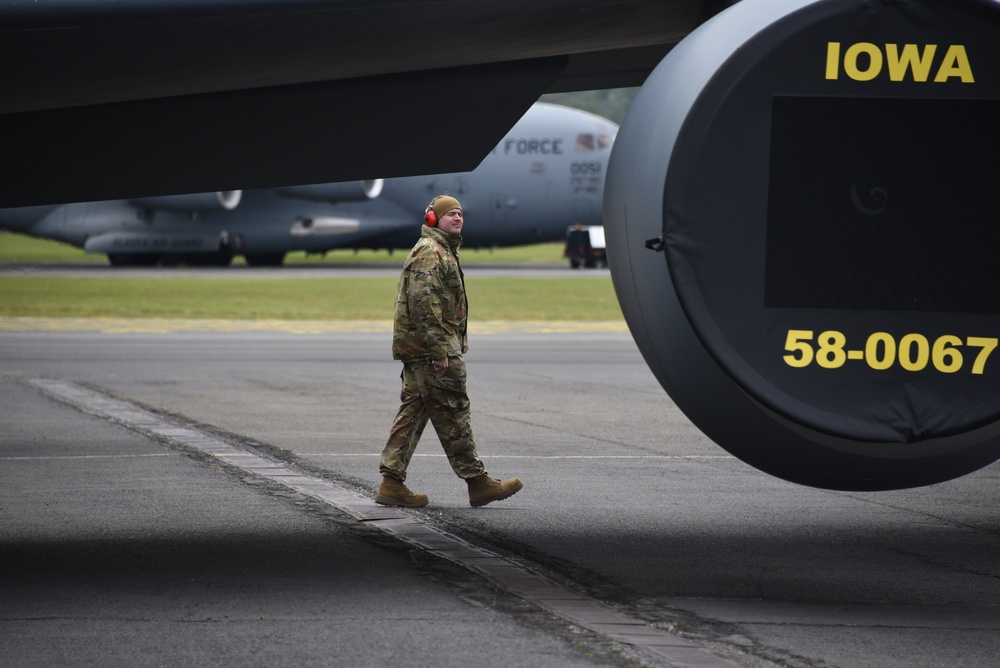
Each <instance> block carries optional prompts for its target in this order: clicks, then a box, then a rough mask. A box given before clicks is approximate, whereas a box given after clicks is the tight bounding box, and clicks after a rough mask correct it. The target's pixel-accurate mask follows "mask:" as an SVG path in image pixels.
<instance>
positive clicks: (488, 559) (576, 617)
mask: <svg viewBox="0 0 1000 668" xmlns="http://www.w3.org/2000/svg"><path fill="white" fill-rule="evenodd" d="M26 382H27V383H29V384H30V385H32V386H33V387H35V388H37V389H38V390H40V391H42V392H43V393H45V394H47V395H49V396H50V397H53V398H55V399H57V400H59V401H62V402H63V403H67V404H70V405H72V406H75V407H77V408H79V409H80V410H83V411H84V412H87V413H90V414H92V415H96V416H98V417H101V418H104V419H108V420H111V421H113V422H117V423H120V424H123V425H125V426H127V427H129V428H131V429H133V430H135V431H138V432H140V433H144V434H146V435H150V436H154V437H158V438H163V439H166V440H168V441H171V442H173V443H176V444H178V445H180V446H182V447H185V448H190V449H193V450H196V451H198V452H200V453H203V454H206V455H209V456H211V457H214V458H216V459H218V460H220V461H223V462H225V463H227V464H228V465H230V466H233V467H235V468H237V469H240V470H243V471H246V472H248V473H251V474H253V475H256V476H260V477H264V478H266V479H268V480H270V481H272V482H275V483H277V484H280V485H282V486H285V487H287V488H289V489H292V490H295V491H297V492H299V493H302V494H305V495H307V496H310V497H312V498H314V499H318V500H320V501H322V502H323V503H326V504H328V505H330V506H333V507H335V508H337V509H338V510H340V511H342V512H344V513H346V514H348V515H350V516H351V517H353V518H355V519H357V520H359V521H362V522H366V523H369V524H370V525H372V526H375V527H378V528H379V529H381V530H382V531H384V532H385V533H387V534H390V535H392V536H393V537H395V538H397V539H399V540H402V541H404V542H406V543H409V544H411V545H413V546H415V547H418V548H420V549H422V550H425V551H427V552H430V553H431V554H434V555H436V556H438V557H441V558H443V559H447V560H448V561H451V562H452V563H455V564H458V565H460V566H462V567H464V568H466V569H468V570H470V571H472V572H473V573H476V574H478V575H480V576H481V577H484V578H486V579H487V580H489V581H490V582H493V583H494V584H496V585H498V586H499V587H501V588H502V589H503V590H505V591H507V592H510V593H512V594H514V595H516V596H519V597H521V598H522V599H524V600H525V601H527V602H529V603H531V604H533V605H535V606H536V607H538V608H541V609H542V610H545V611H547V612H549V613H550V614H552V615H555V616H556V617H559V618H560V619H563V620H564V621H567V622H570V623H572V624H575V625H577V626H580V627H583V628H585V629H588V630H590V631H593V632H594V633H597V634H599V635H601V636H603V637H605V638H608V639H611V640H614V641H616V642H619V643H622V644H625V645H629V646H631V647H633V648H635V649H637V650H640V651H643V652H645V653H646V654H648V655H650V656H651V657H655V658H657V659H659V660H665V661H666V662H667V663H668V664H669V665H671V666H676V667H677V668H737V667H738V666H741V665H743V664H740V663H738V662H736V661H734V660H733V659H730V658H728V657H723V656H721V655H719V654H716V653H715V652H714V651H712V650H711V649H709V648H706V647H704V646H702V645H699V644H698V643H696V642H693V641H691V640H687V639H685V638H681V637H679V636H676V635H673V634H671V633H668V632H666V631H663V630H661V629H657V628H655V627H652V626H649V625H648V624H647V623H646V622H644V621H642V620H640V619H637V618H635V617H630V616H628V615H626V614H624V613H622V612H619V611H618V610H616V609H614V608H612V607H611V606H609V605H606V604H604V603H602V602H600V601H598V600H596V599H593V598H590V597H588V596H585V595H583V594H579V593H577V592H573V591H570V590H568V589H566V588H564V587H562V586H560V585H558V584H556V583H554V582H552V581H551V580H549V579H547V578H545V577H543V576H542V575H539V574H538V573H535V572H534V571H532V570H531V569H529V568H527V567H525V566H522V565H520V564H516V563H514V562H512V561H510V560H508V559H506V558H504V557H502V556H501V555H499V554H496V553H494V552H490V551H489V550H486V549H484V548H481V547H478V546H476V545H473V544H472V543H470V542H468V541H466V540H463V539H462V538H459V537H458V536H455V535H453V534H450V533H447V532H445V531H442V530H440V529H438V528H436V527H433V526H431V525H429V524H427V523H426V522H423V521H422V520H420V519H419V518H417V517H414V516H413V515H411V514H409V513H408V512H406V511H404V510H401V509H398V508H392V507H386V506H381V505H378V504H376V503H375V502H374V501H373V500H372V499H370V498H368V497H365V496H362V495H360V494H358V493H356V492H354V491H352V490H350V489H347V488H346V487H342V486H340V485H338V484H336V483H333V482H330V481H328V480H321V479H319V478H315V477H313V476H309V475H306V474H303V473H300V472H298V471H295V470H293V469H291V468H288V467H287V466H284V465H282V464H280V463H277V462H274V461H271V460H269V459H266V458H264V457H261V456H260V455H257V454H254V453H252V452H247V451H245V450H242V449H240V448H237V447H236V446H233V445H231V444H229V443H226V442H224V441H222V440H220V439H218V438H216V437H214V436H211V435H208V434H206V433H204V432H202V431H199V430H198V429H195V428H193V427H187V426H184V425H178V424H176V423H175V422H173V421H170V420H168V419H166V418H163V417H161V416H159V415H156V414H155V413H151V412H149V411H147V410H145V409H143V408H141V407H139V406H137V405H135V404H132V403H130V402H128V401H124V400H120V399H115V398H113V397H111V396H109V395H106V394H103V393H102V392H100V391H98V390H94V389H90V388H86V387H83V386H81V385H77V384H75V383H72V382H70V381H64V380H57V379H43V378H32V379H26Z"/></svg>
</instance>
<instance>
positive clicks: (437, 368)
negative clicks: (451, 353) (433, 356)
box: [431, 357, 448, 376]
mask: <svg viewBox="0 0 1000 668" xmlns="http://www.w3.org/2000/svg"><path fill="white" fill-rule="evenodd" d="M431 365H432V366H433V367H434V373H435V375H438V376H440V375H442V374H443V373H444V372H445V371H447V370H448V358H447V357H445V358H444V359H440V360H432V361H431Z"/></svg>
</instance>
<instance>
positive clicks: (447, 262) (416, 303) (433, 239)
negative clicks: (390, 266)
mask: <svg viewBox="0 0 1000 668" xmlns="http://www.w3.org/2000/svg"><path fill="white" fill-rule="evenodd" d="M461 245H462V237H461V236H459V235H457V234H449V233H447V232H444V231H442V230H438V229H435V228H433V227H428V226H426V225H424V226H423V231H422V232H421V234H420V241H418V242H417V243H416V245H415V246H414V247H413V250H411V251H410V255H409V256H408V257H407V258H406V262H404V263H403V273H402V274H401V275H400V277H399V285H398V286H397V287H396V315H395V318H394V320H393V328H392V356H393V358H394V359H397V360H402V361H404V362H411V361H414V360H418V359H426V360H436V359H443V358H444V357H457V356H459V355H462V354H463V353H466V352H468V350H469V337H468V333H467V331H466V330H467V328H468V314H469V302H468V300H467V299H466V296H465V275H464V274H463V273H462V266H461V265H460V264H459V263H458V249H459V247H461Z"/></svg>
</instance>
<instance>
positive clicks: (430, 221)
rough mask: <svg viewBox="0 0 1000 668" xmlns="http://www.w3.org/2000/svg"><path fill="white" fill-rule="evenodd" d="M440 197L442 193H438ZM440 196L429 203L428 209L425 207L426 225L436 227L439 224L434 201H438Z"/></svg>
mask: <svg viewBox="0 0 1000 668" xmlns="http://www.w3.org/2000/svg"><path fill="white" fill-rule="evenodd" d="M438 197H440V195H438ZM438 197H435V198H434V199H432V200H431V203H430V204H428V205H427V208H426V209H424V225H426V226H427V227H434V226H435V225H437V224H438V217H437V214H436V213H434V202H436V201H438Z"/></svg>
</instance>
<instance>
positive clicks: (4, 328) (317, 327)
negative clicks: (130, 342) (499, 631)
mask: <svg viewBox="0 0 1000 668" xmlns="http://www.w3.org/2000/svg"><path fill="white" fill-rule="evenodd" d="M469 331H470V333H471V334H506V333H522V334H577V333H587V332H592V333H597V334H608V333H612V334H619V333H627V332H628V327H627V326H626V325H625V321H624V320H621V321H618V320H608V321H604V320H596V321H584V320H483V321H472V322H470V323H469ZM0 332H99V333H102V334H172V333H176V332H196V333H220V332H221V333H227V332H279V333H286V334H337V333H349V334H355V333H359V334H360V333H392V321H391V320H222V319H210V318H206V319H199V318H38V317H27V316H25V317H20V316H3V317H0Z"/></svg>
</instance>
